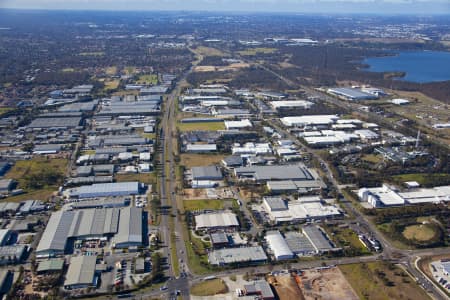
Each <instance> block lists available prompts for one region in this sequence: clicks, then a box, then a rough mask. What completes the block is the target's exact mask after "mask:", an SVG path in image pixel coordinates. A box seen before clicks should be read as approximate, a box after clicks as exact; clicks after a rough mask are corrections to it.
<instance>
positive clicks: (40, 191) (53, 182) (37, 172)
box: [5, 157, 68, 201]
mask: <svg viewBox="0 0 450 300" xmlns="http://www.w3.org/2000/svg"><path fill="white" fill-rule="evenodd" d="M67 164H68V160H67V159H46V158H43V157H38V158H33V159H31V160H20V161H17V162H16V163H15V164H14V166H13V167H12V168H11V170H10V171H9V172H8V173H7V174H6V175H5V178H10V179H14V180H16V181H17V182H18V186H17V188H19V189H23V190H24V191H25V192H26V194H23V195H18V196H14V197H10V198H8V200H11V201H14V200H18V201H19V200H23V199H24V198H28V199H30V197H34V198H35V199H38V200H47V199H48V197H49V196H50V195H51V194H52V193H53V192H55V191H56V190H57V189H58V186H59V185H60V184H62V183H63V179H64V174H65V173H66V169H67Z"/></svg>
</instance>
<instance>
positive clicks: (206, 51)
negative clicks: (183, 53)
mask: <svg viewBox="0 0 450 300" xmlns="http://www.w3.org/2000/svg"><path fill="white" fill-rule="evenodd" d="M194 52H195V53H197V54H199V55H203V56H225V53H223V52H222V51H220V50H219V49H216V48H212V47H204V46H200V47H197V48H195V49H194Z"/></svg>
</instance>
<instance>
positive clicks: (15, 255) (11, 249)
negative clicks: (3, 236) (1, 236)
mask: <svg viewBox="0 0 450 300" xmlns="http://www.w3.org/2000/svg"><path fill="white" fill-rule="evenodd" d="M26 251H27V247H26V246H24V245H12V246H1V247H0V265H12V264H17V263H19V262H21V261H22V260H23V259H24V257H25V253H26Z"/></svg>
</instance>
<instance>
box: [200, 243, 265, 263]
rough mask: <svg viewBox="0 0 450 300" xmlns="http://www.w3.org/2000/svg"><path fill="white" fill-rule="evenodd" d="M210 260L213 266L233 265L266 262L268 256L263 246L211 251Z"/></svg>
mask: <svg viewBox="0 0 450 300" xmlns="http://www.w3.org/2000/svg"><path fill="white" fill-rule="evenodd" d="M208 260H209V262H210V263H211V264H212V265H223V264H231V263H235V262H260V261H266V260H267V255H266V253H265V252H264V250H263V248H262V247H261V246H254V247H242V248H229V249H221V250H215V251H211V252H210V253H209V254H208Z"/></svg>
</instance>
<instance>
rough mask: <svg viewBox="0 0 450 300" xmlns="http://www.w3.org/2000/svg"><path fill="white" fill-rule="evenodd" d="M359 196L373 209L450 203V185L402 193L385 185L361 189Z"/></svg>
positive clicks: (415, 189)
mask: <svg viewBox="0 0 450 300" xmlns="http://www.w3.org/2000/svg"><path fill="white" fill-rule="evenodd" d="M357 194H358V197H359V199H360V200H361V201H364V202H368V203H369V204H370V205H371V206H373V207H389V206H402V205H413V204H421V203H440V202H449V201H450V185H447V186H437V187H434V188H428V189H426V188H413V189H409V190H407V191H403V192H402V191H399V190H398V189H397V188H395V187H392V186H389V185H387V184H383V185H382V186H381V187H376V188H361V189H359V190H358V193H357Z"/></svg>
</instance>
